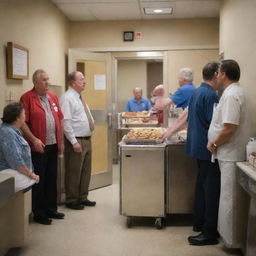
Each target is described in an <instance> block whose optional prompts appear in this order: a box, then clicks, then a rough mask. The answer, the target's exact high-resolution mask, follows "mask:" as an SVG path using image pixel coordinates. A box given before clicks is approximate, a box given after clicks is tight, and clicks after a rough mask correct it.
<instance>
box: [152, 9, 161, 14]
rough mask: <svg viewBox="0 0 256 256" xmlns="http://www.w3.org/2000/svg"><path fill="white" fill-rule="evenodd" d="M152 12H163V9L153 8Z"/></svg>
mask: <svg viewBox="0 0 256 256" xmlns="http://www.w3.org/2000/svg"><path fill="white" fill-rule="evenodd" d="M153 12H154V13H160V12H163V10H161V9H155V10H154V11H153Z"/></svg>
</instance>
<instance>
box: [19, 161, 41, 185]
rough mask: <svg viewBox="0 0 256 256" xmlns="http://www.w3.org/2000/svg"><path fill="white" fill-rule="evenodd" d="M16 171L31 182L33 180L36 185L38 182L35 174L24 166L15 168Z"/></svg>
mask: <svg viewBox="0 0 256 256" xmlns="http://www.w3.org/2000/svg"><path fill="white" fill-rule="evenodd" d="M16 170H17V171H18V172H20V173H22V174H23V175H25V176H27V177H29V178H30V179H32V180H35V181H36V183H38V182H39V176H38V175H36V174H35V173H33V172H32V171H31V170H29V169H28V167H27V166H26V165H23V166H21V167H18V168H16Z"/></svg>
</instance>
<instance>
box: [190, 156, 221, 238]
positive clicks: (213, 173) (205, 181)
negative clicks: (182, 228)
mask: <svg viewBox="0 0 256 256" xmlns="http://www.w3.org/2000/svg"><path fill="white" fill-rule="evenodd" d="M197 164H198V175H197V181H196V189H195V205H194V225H196V226H199V227H201V228H202V230H203V234H204V235H205V236H206V237H208V238H213V239H215V238H217V236H218V232H217V224H218V211H219V198H220V168H219V164H218V161H217V160H215V163H212V162H211V161H207V160H205V161H204V160H199V159H197Z"/></svg>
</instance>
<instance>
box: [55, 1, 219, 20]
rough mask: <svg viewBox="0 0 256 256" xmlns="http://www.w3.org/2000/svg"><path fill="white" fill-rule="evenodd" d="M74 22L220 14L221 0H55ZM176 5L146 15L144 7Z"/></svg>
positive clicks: (209, 16)
mask: <svg viewBox="0 0 256 256" xmlns="http://www.w3.org/2000/svg"><path fill="white" fill-rule="evenodd" d="M51 1H52V2H53V3H54V4H55V5H56V6H57V8H58V9H60V10H61V12H62V13H63V14H64V15H65V16H66V17H67V18H68V19H69V20H71V21H107V20H152V19H179V18H212V17H219V9H220V2H221V0H51ZM146 7H148V8H161V7H162V8H167V7H172V8H173V13H172V14H158V15H145V14H144V8H146Z"/></svg>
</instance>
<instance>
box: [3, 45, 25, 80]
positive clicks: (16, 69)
mask: <svg viewBox="0 0 256 256" xmlns="http://www.w3.org/2000/svg"><path fill="white" fill-rule="evenodd" d="M28 54H29V52H28V49H27V48H25V47H23V46H20V45H18V44H14V43H13V42H8V43H7V61H6V64H7V78H9V79H28V72H29V69H28V67H29V66H28V64H29V63H28Z"/></svg>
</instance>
